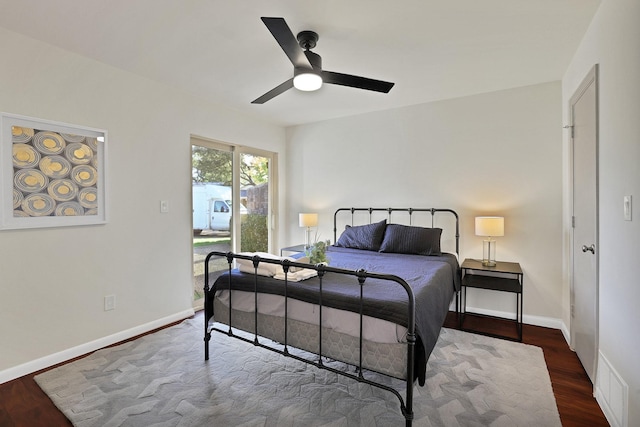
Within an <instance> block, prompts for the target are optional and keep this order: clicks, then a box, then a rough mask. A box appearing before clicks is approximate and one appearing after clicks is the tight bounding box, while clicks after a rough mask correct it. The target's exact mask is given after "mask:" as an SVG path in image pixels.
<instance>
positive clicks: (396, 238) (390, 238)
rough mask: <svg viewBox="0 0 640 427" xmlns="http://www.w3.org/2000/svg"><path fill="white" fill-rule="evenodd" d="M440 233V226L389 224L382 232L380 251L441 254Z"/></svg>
mask: <svg viewBox="0 0 640 427" xmlns="http://www.w3.org/2000/svg"><path fill="white" fill-rule="evenodd" d="M441 235H442V228H424V227H413V226H409V225H400V224H389V225H387V228H386V230H385V232H384V240H383V241H382V244H381V245H380V252H393V253H399V254H417V255H438V256H439V255H442V252H441V251H440V236H441Z"/></svg>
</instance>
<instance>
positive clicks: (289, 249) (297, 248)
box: [280, 244, 306, 256]
mask: <svg viewBox="0 0 640 427" xmlns="http://www.w3.org/2000/svg"><path fill="white" fill-rule="evenodd" d="M305 247H306V246H305V245H304V244H301V245H294V246H287V247H286V248H282V249H280V256H283V255H282V254H283V253H285V252H291V253H294V254H299V253H300V252H304V250H305Z"/></svg>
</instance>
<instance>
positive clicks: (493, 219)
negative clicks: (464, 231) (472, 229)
mask: <svg viewBox="0 0 640 427" xmlns="http://www.w3.org/2000/svg"><path fill="white" fill-rule="evenodd" d="M476 236H483V237H486V239H484V240H483V241H482V265H484V266H485V267H495V265H496V241H495V240H493V239H491V238H492V237H500V236H504V218H503V217H501V216H477V217H476Z"/></svg>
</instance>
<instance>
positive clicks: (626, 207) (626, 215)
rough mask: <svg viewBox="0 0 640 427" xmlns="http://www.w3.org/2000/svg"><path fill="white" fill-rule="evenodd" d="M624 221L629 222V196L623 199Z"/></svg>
mask: <svg viewBox="0 0 640 427" xmlns="http://www.w3.org/2000/svg"><path fill="white" fill-rule="evenodd" d="M622 203H623V206H624V220H625V221H631V196H624V197H623V202H622Z"/></svg>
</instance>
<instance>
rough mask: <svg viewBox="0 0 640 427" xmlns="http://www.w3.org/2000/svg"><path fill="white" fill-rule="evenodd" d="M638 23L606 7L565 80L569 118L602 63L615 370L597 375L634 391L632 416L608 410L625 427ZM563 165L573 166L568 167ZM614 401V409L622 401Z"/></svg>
mask: <svg viewBox="0 0 640 427" xmlns="http://www.w3.org/2000/svg"><path fill="white" fill-rule="evenodd" d="M639 17H640V2H638V1H637V0H603V2H602V4H601V5H600V8H599V10H598V12H597V13H596V15H595V17H594V20H593V22H592V24H591V26H590V28H589V30H588V31H587V33H586V35H585V37H584V39H583V41H582V43H581V45H580V47H579V49H578V51H577V53H576V55H575V57H574V58H573V61H572V62H571V65H570V67H569V69H568V70H567V72H566V74H565V76H564V79H563V81H562V86H563V105H564V108H565V111H564V115H565V117H568V114H569V112H568V104H569V99H570V97H571V95H572V94H573V92H574V91H575V90H576V88H577V87H578V85H579V84H580V82H581V81H582V79H583V78H584V76H585V75H586V74H587V72H588V71H589V70H590V69H591V67H592V66H593V65H594V64H596V63H597V64H600V65H599V71H600V76H599V78H600V80H599V96H600V99H599V114H600V122H599V125H600V129H599V144H600V145H599V162H600V163H599V167H600V173H599V179H600V183H599V191H600V200H599V207H598V208H599V212H600V235H599V242H600V248H599V262H600V271H599V287H600V293H599V297H600V316H599V328H600V333H599V340H600V344H599V346H600V348H599V351H600V355H601V357H602V356H604V358H605V359H606V360H608V362H609V363H610V365H611V366H610V367H606V366H603V365H600V366H599V367H598V369H599V370H603V369H605V368H606V369H609V368H612V369H613V370H615V371H617V373H618V374H619V375H620V377H621V378H622V379H623V381H624V382H626V384H627V385H628V387H629V402H628V413H626V408H619V409H622V411H618V410H616V408H615V407H612V408H609V409H611V410H612V412H613V413H614V414H615V413H618V412H619V413H620V414H621V415H622V417H619V418H620V419H619V420H612V419H610V421H612V424H613V425H623V424H614V423H615V422H616V421H620V422H623V421H624V419H625V417H627V421H628V424H627V425H629V426H637V425H640V369H638V354H640V339H639V338H638V337H639V335H638V330H639V329H640V311H639V310H638V302H639V301H640V286H639V284H640V283H639V281H640V279H639V278H640V263H638V260H639V259H640V214H639V213H640V167H638V164H639V163H638V161H639V159H640V119H639V118H640V79H639V77H638V76H640V25H638V19H639ZM565 143H566V144H568V142H565ZM564 163H565V166H566V167H568V160H566V161H565V162H564ZM566 192H567V193H568V189H566ZM624 195H632V196H633V202H635V212H634V215H633V220H632V221H631V222H628V221H624V219H623V209H622V199H623V196H624ZM567 215H570V214H569V213H568V212H567V213H565V218H566V217H567ZM599 387H603V388H608V385H607V384H599ZM600 391H602V392H603V393H604V394H607V391H606V390H600ZM610 397H611V398H612V403H613V405H614V406H615V405H616V404H617V402H618V400H619V399H618V398H616V397H615V396H614V395H613V394H612V395H611V396H610ZM605 409H608V408H605Z"/></svg>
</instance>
